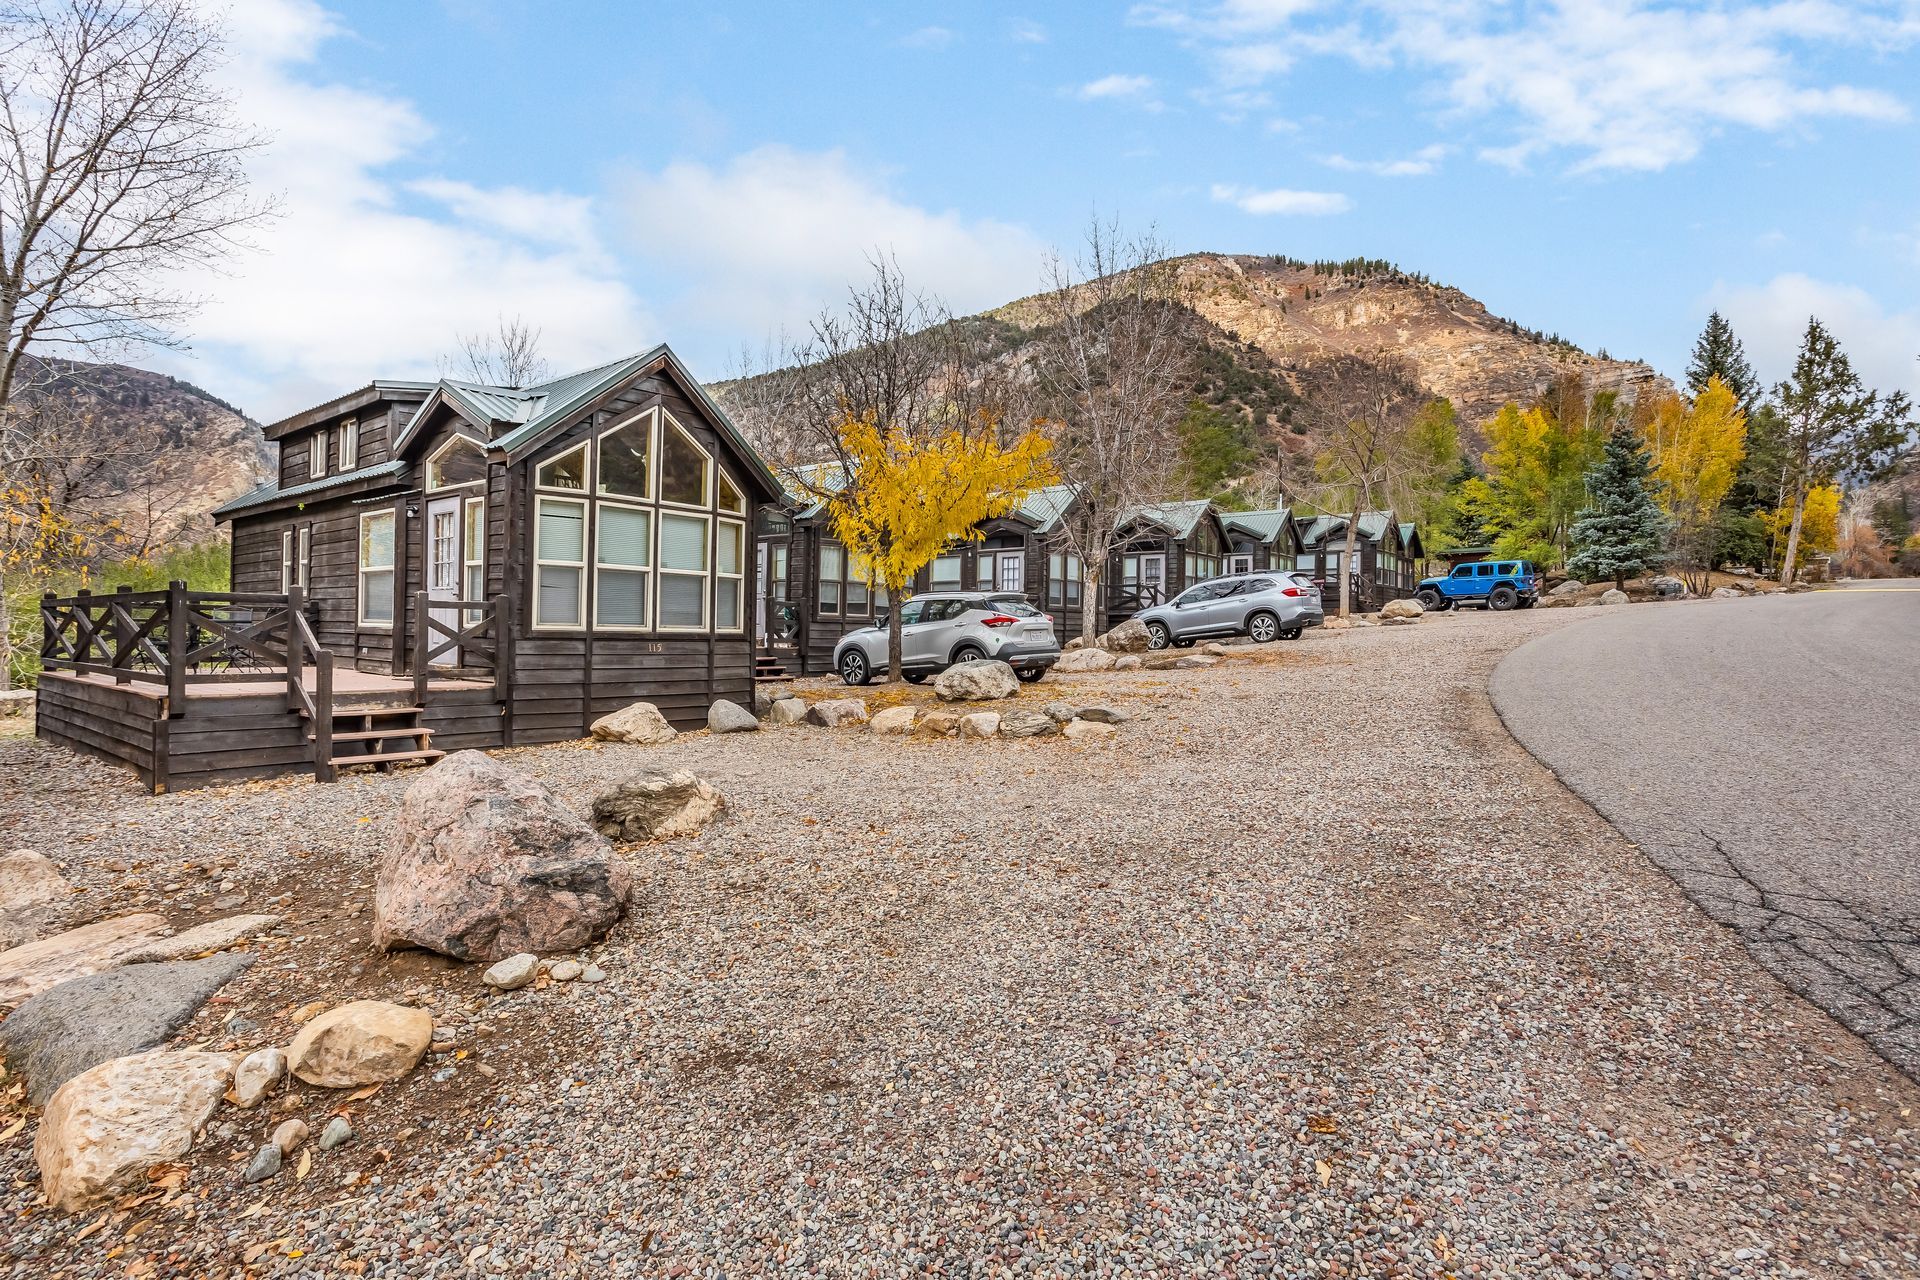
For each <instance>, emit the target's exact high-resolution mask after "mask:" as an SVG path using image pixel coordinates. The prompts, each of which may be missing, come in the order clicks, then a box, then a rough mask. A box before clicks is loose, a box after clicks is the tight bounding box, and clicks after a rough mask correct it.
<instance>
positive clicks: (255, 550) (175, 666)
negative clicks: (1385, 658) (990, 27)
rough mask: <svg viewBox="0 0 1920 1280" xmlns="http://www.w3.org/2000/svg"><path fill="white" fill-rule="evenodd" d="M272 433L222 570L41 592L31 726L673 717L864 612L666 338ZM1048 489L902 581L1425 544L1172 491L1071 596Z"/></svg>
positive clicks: (393, 739) (1382, 591) (318, 733)
mask: <svg viewBox="0 0 1920 1280" xmlns="http://www.w3.org/2000/svg"><path fill="white" fill-rule="evenodd" d="M267 437H268V439H269V440H270V441H271V442H272V443H273V445H274V447H275V449H276V452H277V458H278V462H277V467H278V470H277V474H275V476H274V477H273V478H272V479H271V480H269V481H268V482H267V483H265V484H263V485H261V486H260V487H259V488H258V489H256V490H254V491H253V492H251V493H248V494H245V495H243V496H242V497H240V498H237V499H235V500H234V501H232V502H230V503H228V504H226V505H225V506H224V507H222V508H220V509H219V511H218V512H216V516H217V517H218V518H219V519H220V520H222V521H224V522H226V523H228V524H229V525H230V526H231V530H232V585H231V589H230V590H228V591H225V592H197V591H188V590H186V589H185V588H184V587H183V586H181V585H180V584H175V585H174V586H173V587H171V588H169V589H168V590H165V591H155V592H132V591H121V592H116V593H112V594H101V595H88V594H86V593H81V594H80V595H78V596H73V597H66V598H55V597H51V596H50V597H47V598H46V599H45V600H43V601H42V623H43V639H42V646H41V659H42V664H43V674H42V677H41V682H40V689H39V697H38V699H37V708H38V712H37V715H38V725H37V727H38V732H39V734H40V736H42V737H44V738H47V739H49V740H52V741H55V742H60V743H64V744H66V745H68V746H71V747H73V748H76V749H79V750H84V751H88V752H91V753H94V754H97V755H101V756H105V757H107V758H109V759H112V760H115V761H117V762H120V763H122V764H125V765H127V766H129V767H131V768H132V769H133V770H135V771H136V772H137V773H138V774H139V776H140V778H141V779H142V781H143V782H145V783H146V784H148V785H149V786H151V787H152V788H153V789H155V790H177V789H181V788H185V787H191V786H199V785H207V784H210V783H222V782H230V781H235V780H239V779H243V778H249V777H257V776H262V775H269V774H277V773H286V772H294V771H301V770H308V769H310V770H311V771H312V772H313V773H314V774H315V776H316V777H319V778H321V779H330V778H332V777H333V776H335V774H336V773H337V771H338V770H340V769H342V768H345V767H349V766H352V765H372V766H376V767H382V768H384V767H387V766H390V765H392V764H394V763H398V762H403V761H409V760H430V759H433V758H437V757H438V756H439V755H441V754H443V753H444V752H445V751H447V750H453V749H460V748H466V747H478V748H488V747H502V746H513V745H519V744H529V743H541V742H556V741H563V740H567V739H573V738H579V737H581V736H583V735H585V734H586V733H587V732H588V729H589V726H590V725H591V724H592V723H593V721H594V720H596V719H598V718H599V717H601V716H603V715H606V714H607V713H609V712H611V711H614V710H617V709H619V708H621V707H624V706H626V705H628V704H630V703H632V702H635V701H639V700H645V701H648V702H652V703H653V704H655V705H656V706H658V707H659V708H660V709H661V711H662V712H663V713H664V714H665V715H666V716H667V718H668V719H669V721H671V722H672V723H674V724H675V725H677V726H681V727H695V726H697V725H699V724H702V723H704V719H705V716H706V712H707V708H708V707H709V706H710V705H711V704H712V703H713V701H714V700H715V699H717V698H727V699H731V700H734V701H738V702H743V703H744V702H746V701H748V700H749V699H750V697H751V694H752V691H753V686H754V683H755V681H756V680H757V679H767V678H777V677H779V676H781V675H783V674H786V672H787V669H788V667H789V666H791V667H794V668H797V669H798V670H800V671H802V672H807V673H812V672H818V671H823V670H825V669H826V666H827V663H828V661H829V658H830V655H831V652H832V648H833V644H834V642H835V641H836V640H837V639H838V638H839V636H840V635H842V634H844V632H845V631H847V630H849V629H852V628H854V627H858V626H863V625H867V624H869V623H870V622H871V621H872V620H873V618H874V617H875V614H876V610H878V609H883V608H884V606H885V600H884V598H876V596H875V593H874V592H873V591H871V590H870V589H869V588H868V586H867V584H866V583H865V582H864V581H862V580H861V578H860V577H859V575H858V573H857V572H854V571H853V566H851V565H850V564H849V563H848V560H847V557H846V554H845V552H844V549H843V548H841V547H839V546H838V545H837V544H836V543H835V542H834V541H833V539H832V538H831V536H830V531H829V529H828V522H827V518H826V513H825V510H824V507H823V505H822V504H821V503H819V502H818V501H815V500H813V499H811V498H808V497H806V496H804V495H802V494H799V493H796V492H794V491H792V490H791V489H790V487H789V485H788V484H786V483H784V482H783V480H782V478H780V477H776V475H775V474H774V472H773V471H772V470H771V469H770V468H769V467H768V466H767V465H766V463H765V462H764V461H763V460H762V459H761V458H760V457H759V455H758V454H757V453H756V452H755V451H754V450H753V448H752V447H751V446H750V445H749V444H748V443H747V442H746V440H745V439H744V438H743V437H742V435H741V434H740V432H739V431H738V430H737V429H736V428H735V427H734V425H733V424H732V422H730V421H729V420H728V418H727V415H726V414H725V413H724V412H723V411H722V410H721V409H720V407H719V406H718V405H717V404H716V403H715V402H714V401H713V399H712V398H711V397H710V396H708V394H707V393H706V391H705V390H704V389H703V388H702V387H701V386H700V384H699V383H698V382H697V381H696V380H695V379H694V378H693V377H692V375H691V374H690V373H688V371H687V370H686V368H685V367H684V365H682V363H681V362H680V361H679V359H678V358H677V357H676V356H675V355H674V353H673V352H672V351H671V350H669V349H668V348H667V347H665V346H661V347H656V348H654V349H653V350H651V351H647V352H642V353H639V354H637V355H634V356H631V357H628V358H626V359H624V360H619V361H614V362H612V363H610V364H607V365H603V366H600V367H598V368H594V369H588V370H585V371H582V372H580V373H575V374H571V375H568V376H567V377H563V378H558V379H555V380H553V381H550V382H546V383H543V384H541V385H538V386H533V387H526V388H511V387H496V386H486V385H481V384H477V383H471V382H463V381H457V380H450V379H441V380H439V381H437V382H408V381H375V382H372V383H369V384H368V385H366V386H364V387H361V388H358V389H357V390H354V391H351V392H349V393H347V394H345V395H343V396H340V397H338V398H336V399H334V400H331V401H329V402H327V403H326V404H323V405H319V406H317V407H315V408H313V409H310V410H307V411H306V412H304V413H300V414H296V415H294V416H292V417H290V418H287V419H285V420H283V421H281V422H277V423H275V424H273V425H272V426H271V427H268V428H267ZM1073 502H1074V495H1073V493H1072V491H1071V490H1069V489H1067V488H1065V487H1055V488H1050V489H1043V490H1040V491H1039V492H1036V493H1034V494H1032V495H1030V496H1029V497H1028V498H1027V500H1026V501H1025V502H1024V503H1023V504H1022V505H1021V507H1020V508H1019V509H1018V510H1017V511H1014V512H1012V513H1010V514H1008V515H1007V516H1005V517H1003V518H1001V519H998V520H994V521H990V522H988V523H987V524H986V525H984V526H983V527H982V528H981V529H980V530H979V531H978V532H979V533H980V535H981V536H980V538H979V540H978V541H974V542H969V543H966V544H964V545H960V546H956V547H954V548H953V549H952V550H951V551H949V552H948V553H947V554H945V555H943V556H941V557H940V558H938V559H937V560H935V561H934V562H933V564H932V565H930V566H929V567H928V568H927V569H926V570H925V571H924V572H923V574H922V575H921V581H920V583H919V584H918V585H919V589H934V588H941V587H984V588H989V589H995V590H1007V591H1019V592H1022V593H1024V594H1025V595H1027V596H1028V598H1030V599H1031V600H1032V601H1033V602H1034V603H1035V604H1036V605H1039V606H1041V607H1042V608H1045V609H1046V610H1047V611H1049V612H1050V613H1052V614H1053V615H1054V617H1055V619H1056V621H1057V625H1058V626H1059V629H1060V631H1061V634H1062V636H1063V637H1065V636H1068V635H1072V634H1077V633H1078V632H1079V630H1080V627H1081V622H1082V619H1083V617H1084V611H1085V610H1086V609H1088V608H1092V609H1095V610H1097V611H1098V613H1099V615H1100V617H1099V623H1100V625H1101V626H1102V627H1104V626H1110V625H1111V624H1112V623H1114V622H1117V621H1119V620H1121V619H1123V618H1125V617H1126V616H1128V615H1130V614H1131V613H1133V612H1134V611H1135V610H1137V609H1139V608H1141V607H1144V606H1146V605H1148V604H1152V603H1157V602H1159V601H1161V600H1164V599H1166V598H1168V597H1170V596H1171V595H1174V594H1177V593H1178V592H1180V591H1181V590H1184V589H1185V588H1186V587H1187V586H1188V585H1190V584H1192V583H1193V582H1196V581H1201V580H1204V579H1206V578H1210V577H1213V576H1216V575H1218V574H1221V573H1230V572H1236V571H1242V570H1252V569H1265V568H1280V567H1298V568H1301V569H1306V570H1308V571H1309V572H1312V573H1314V575H1315V576H1316V577H1319V578H1322V579H1323V580H1324V582H1325V587H1324V588H1323V589H1324V590H1326V591H1327V593H1328V601H1329V607H1330V608H1331V607H1334V605H1335V604H1336V603H1337V598H1338V597H1337V592H1338V591H1339V590H1340V589H1342V587H1346V588H1349V589H1357V590H1358V591H1359V593H1360V599H1359V601H1358V603H1359V604H1360V605H1361V607H1364V608H1377V607H1378V605H1379V604H1380V603H1383V602H1384V601H1385V600H1386V599H1388V598H1392V597H1394V596H1399V595H1406V594H1409V593H1410V592H1411V590H1412V587H1413V582H1414V578H1413V571H1412V566H1413V562H1414V561H1415V560H1416V559H1417V558H1418V557H1419V555H1420V549H1419V545H1418V537H1417V534H1416V533H1415V532H1414V531H1413V530H1412V528H1411V526H1407V525H1404V524H1398V523H1396V522H1395V521H1394V520H1393V518H1392V517H1391V516H1390V515H1384V514H1380V515H1369V516H1367V517H1363V519H1362V521H1361V534H1362V541H1361V550H1360V553H1359V559H1360V561H1361V563H1360V565H1359V566H1357V567H1358V570H1359V572H1358V575H1357V578H1356V577H1354V576H1353V575H1351V574H1349V575H1343V574H1342V573H1341V571H1340V570H1341V566H1340V564H1339V553H1340V544H1341V543H1342V542H1343V541H1344V536H1345V524H1344V521H1341V520H1340V519H1338V518H1336V517H1315V518H1310V519H1309V518H1302V517H1296V516H1294V515H1293V514H1292V513H1291V512H1288V511H1285V510H1278V511H1265V512H1233V513H1230V512H1224V511H1221V510H1219V509H1218V508H1216V507H1215V506H1213V505H1212V504H1210V503H1206V502H1179V503H1168V504H1164V505H1160V506H1154V507H1146V508H1142V509H1140V510H1139V511H1137V512H1134V513H1131V514H1130V515H1129V517H1128V518H1127V519H1126V520H1125V521H1124V522H1123V526H1122V529H1121V531H1120V532H1121V539H1120V542H1119V544H1118V545H1117V546H1116V549H1115V552H1114V556H1113V561H1112V563H1111V564H1110V565H1109V566H1108V573H1107V583H1108V586H1107V587H1106V588H1105V589H1103V591H1102V592H1101V598H1100V599H1097V600H1089V599H1087V598H1085V597H1086V595H1087V588H1086V587H1085V586H1084V585H1083V581H1082V574H1081V566H1080V564H1079V561H1078V558H1077V557H1076V556H1075V555H1073V554H1072V553H1071V551H1070V550H1069V549H1068V548H1067V546H1066V545H1065V542H1064V540H1063V538H1062V528H1063V522H1064V521H1065V520H1066V519H1068V518H1069V517H1070V515H1071V513H1072V507H1073Z"/></svg>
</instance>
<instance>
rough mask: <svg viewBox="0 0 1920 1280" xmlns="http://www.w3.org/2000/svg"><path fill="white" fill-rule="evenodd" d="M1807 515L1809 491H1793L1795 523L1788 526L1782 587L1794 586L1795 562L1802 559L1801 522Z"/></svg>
mask: <svg viewBox="0 0 1920 1280" xmlns="http://www.w3.org/2000/svg"><path fill="white" fill-rule="evenodd" d="M1806 514H1807V491H1806V489H1805V488H1804V487H1802V488H1796V489H1795V490H1794V491H1793V523H1792V524H1790V525H1788V526H1787V553H1786V555H1785V556H1783V557H1782V558H1781V560H1780V585H1781V586H1783V587H1790V586H1792V585H1793V578H1794V562H1795V561H1796V560H1798V559H1799V558H1800V521H1801V519H1802V518H1803V517H1805V515H1806Z"/></svg>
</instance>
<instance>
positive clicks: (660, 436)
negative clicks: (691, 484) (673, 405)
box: [653, 409, 718, 512]
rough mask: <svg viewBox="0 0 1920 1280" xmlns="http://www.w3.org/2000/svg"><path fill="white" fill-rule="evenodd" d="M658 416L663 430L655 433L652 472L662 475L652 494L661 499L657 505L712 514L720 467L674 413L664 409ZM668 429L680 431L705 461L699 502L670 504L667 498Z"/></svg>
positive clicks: (659, 411)
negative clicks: (716, 476) (714, 484)
mask: <svg viewBox="0 0 1920 1280" xmlns="http://www.w3.org/2000/svg"><path fill="white" fill-rule="evenodd" d="M656 412H657V413H659V415H660V428H659V430H658V432H656V433H655V435H654V440H653V470H654V471H655V472H657V473H658V474H659V477H660V478H659V479H658V480H656V481H654V485H653V491H654V493H655V494H656V495H658V496H657V497H656V498H655V501H657V502H658V503H659V504H660V505H661V506H663V507H672V508H674V509H675V510H676V511H702V512H710V511H712V510H713V473H714V470H715V468H716V467H717V465H718V464H717V463H715V462H714V460H713V455H712V454H711V453H708V452H707V448H706V446H705V445H703V444H701V443H700V441H699V439H698V438H697V437H695V435H694V434H693V432H691V431H689V430H687V429H686V428H685V427H683V426H681V425H680V420H679V419H678V418H676V417H674V416H673V415H672V414H671V413H668V412H667V411H666V410H664V409H660V410H656ZM669 427H671V428H672V429H673V430H675V431H678V432H679V433H680V434H681V435H682V436H684V437H685V438H686V441H687V443H688V444H690V445H692V446H693V448H694V451H695V452H696V453H698V454H699V455H700V456H701V457H702V458H703V459H705V460H706V467H705V469H704V470H703V471H702V473H701V480H700V483H701V488H700V501H699V502H669V501H668V500H667V497H666V472H667V429H668V428H669Z"/></svg>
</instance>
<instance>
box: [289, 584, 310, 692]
mask: <svg viewBox="0 0 1920 1280" xmlns="http://www.w3.org/2000/svg"><path fill="white" fill-rule="evenodd" d="M306 603H307V593H306V592H305V591H304V590H302V589H301V587H300V584H299V583H297V582H296V583H294V584H293V585H291V586H289V587H288V588H287V710H289V711H298V710H299V709H300V701H301V700H300V695H299V694H298V693H297V692H296V690H297V689H299V688H300V687H301V686H303V685H304V684H305V683H306V666H307V652H306V645H305V644H304V643H302V641H301V639H300V624H299V623H298V622H297V621H296V620H295V619H297V618H298V617H299V615H300V611H301V609H302V608H303V607H305V605H306Z"/></svg>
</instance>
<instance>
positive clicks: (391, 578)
mask: <svg viewBox="0 0 1920 1280" xmlns="http://www.w3.org/2000/svg"><path fill="white" fill-rule="evenodd" d="M369 520H386V521H388V522H389V523H390V526H391V528H392V531H393V532H392V536H391V537H390V538H389V539H388V540H387V545H388V546H389V547H390V548H391V549H392V555H393V560H392V562H391V563H389V564H388V565H387V566H386V567H385V568H381V567H379V566H377V565H376V566H374V567H372V568H369V567H368V566H367V564H366V558H367V556H366V546H367V522H368V521H369ZM353 562H354V589H355V591H356V592H357V593H358V594H357V595H356V596H355V604H354V616H355V618H356V619H358V621H359V623H360V625H361V626H362V627H364V628H366V629H368V630H370V631H391V630H393V619H392V618H385V619H380V618H369V617H368V616H367V576H368V575H369V574H375V573H384V574H386V575H387V595H388V596H389V597H392V595H393V584H394V582H395V580H396V579H397V576H398V575H399V572H400V521H399V519H398V517H396V516H395V514H394V513H393V512H391V511H364V512H362V513H361V514H360V541H359V542H358V543H356V544H355V546H354V553H353ZM388 605H389V607H392V606H393V601H392V600H391V599H389V601H388Z"/></svg>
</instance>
